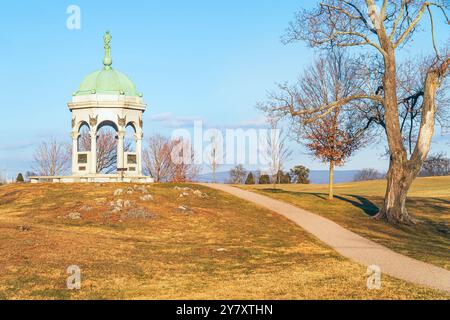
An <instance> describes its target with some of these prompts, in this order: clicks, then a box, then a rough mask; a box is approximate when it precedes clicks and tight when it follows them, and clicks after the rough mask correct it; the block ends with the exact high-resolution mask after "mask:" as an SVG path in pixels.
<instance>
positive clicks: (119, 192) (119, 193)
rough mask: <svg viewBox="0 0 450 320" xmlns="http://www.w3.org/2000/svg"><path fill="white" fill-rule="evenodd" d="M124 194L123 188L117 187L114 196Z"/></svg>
mask: <svg viewBox="0 0 450 320" xmlns="http://www.w3.org/2000/svg"><path fill="white" fill-rule="evenodd" d="M121 195H123V189H116V191H114V196H115V197H118V196H121Z"/></svg>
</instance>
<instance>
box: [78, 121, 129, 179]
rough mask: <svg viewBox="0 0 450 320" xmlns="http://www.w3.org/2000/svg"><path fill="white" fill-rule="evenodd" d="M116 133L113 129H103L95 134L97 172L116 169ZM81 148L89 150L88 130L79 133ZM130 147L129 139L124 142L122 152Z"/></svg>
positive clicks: (108, 171) (107, 171)
mask: <svg viewBox="0 0 450 320" xmlns="http://www.w3.org/2000/svg"><path fill="white" fill-rule="evenodd" d="M116 135H117V133H116V132H115V131H114V130H104V131H100V132H99V133H98V134H97V150H96V152H97V172H103V173H105V174H109V173H113V172H115V171H116V170H117V138H116ZM79 145H80V148H81V150H88V151H90V150H91V135H90V133H89V132H85V133H82V134H81V135H80V140H79ZM130 149H131V143H130V141H125V142H124V152H128V151H129V150H130Z"/></svg>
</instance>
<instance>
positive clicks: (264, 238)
mask: <svg viewBox="0 0 450 320" xmlns="http://www.w3.org/2000/svg"><path fill="white" fill-rule="evenodd" d="M118 187H122V188H124V187H126V186H125V185H87V184H84V185H64V184H62V185H59V184H48V185H47V184H42V185H8V186H2V187H0V299H449V298H450V296H449V295H448V294H444V293H441V292H437V291H434V290H431V289H427V288H421V287H418V286H415V285H412V284H409V283H405V282H404V281H400V280H396V279H392V278H390V277H388V276H383V278H382V289H381V290H379V291H377V290H375V291H374V290H368V289H367V287H366V280H367V279H366V268H364V267H362V266H360V265H358V264H356V263H353V262H351V261H349V260H347V259H345V258H343V257H342V256H340V255H338V254H337V253H336V252H335V251H333V250H331V249H330V248H328V247H327V246H325V245H324V244H322V243H321V242H319V241H318V240H317V239H315V238H314V237H312V236H310V235H309V234H307V233H306V232H304V231H303V230H302V229H301V228H299V227H298V226H296V225H295V224H293V223H292V222H290V221H288V220H286V219H284V218H283V217H281V216H279V215H277V214H274V213H272V212H271V211H269V210H263V209H261V208H259V207H256V206H254V205H252V204H249V203H246V202H244V201H241V200H239V199H237V198H234V197H232V196H230V195H227V194H223V193H220V192H216V191H213V190H209V189H207V188H203V187H198V186H189V187H191V188H192V189H200V190H201V191H202V192H204V193H206V194H207V197H205V198H202V197H198V196H195V195H194V194H193V192H192V191H188V193H189V196H188V197H184V198H180V197H179V196H180V193H181V192H182V191H180V190H176V189H174V185H150V186H147V188H148V191H149V192H150V194H151V195H152V196H153V197H154V201H146V202H144V201H142V200H141V199H140V197H141V196H142V194H141V193H140V192H139V191H135V192H133V194H131V195H128V194H127V195H123V196H119V197H115V196H113V192H114V190H115V189H116V188H118ZM119 198H121V199H122V200H129V201H131V202H132V203H133V205H132V208H130V209H127V210H124V212H121V213H120V212H111V210H110V209H111V206H110V202H111V201H117V200H118V199H119ZM180 205H184V206H187V207H188V208H189V210H188V211H187V212H182V211H180V210H179V206H180ZM135 208H140V209H141V210H142V209H145V210H146V211H147V213H150V214H151V217H150V218H148V219H142V218H139V217H135V216H132V215H131V216H130V212H131V211H130V210H131V209H135ZM73 212H78V213H81V219H77V220H72V219H70V218H68V214H69V213H73ZM70 265H78V266H79V267H80V268H81V278H82V283H81V285H82V288H81V291H69V290H67V288H66V278H67V277H68V274H66V270H67V268H68V267H69V266H70Z"/></svg>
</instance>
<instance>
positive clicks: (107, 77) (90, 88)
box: [73, 32, 142, 97]
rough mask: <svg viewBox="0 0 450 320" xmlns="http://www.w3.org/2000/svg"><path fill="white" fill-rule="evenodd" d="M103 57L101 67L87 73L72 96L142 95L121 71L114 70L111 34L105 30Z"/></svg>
mask: <svg viewBox="0 0 450 320" xmlns="http://www.w3.org/2000/svg"><path fill="white" fill-rule="evenodd" d="M104 42H105V58H104V59H103V65H104V67H103V69H102V70H100V71H96V72H93V73H91V74H89V75H88V76H87V77H86V78H84V80H83V81H82V82H81V85H80V87H79V89H78V91H77V92H75V93H74V94H73V95H74V96H84V95H90V94H111V95H125V96H129V97H142V94H140V93H138V92H137V90H136V86H135V85H134V83H133V82H132V81H131V80H130V79H129V78H128V77H127V76H126V75H124V74H123V73H121V72H119V71H117V70H114V69H113V68H112V67H111V65H112V59H111V47H110V45H109V44H110V42H111V35H110V34H109V32H106V34H105V36H104Z"/></svg>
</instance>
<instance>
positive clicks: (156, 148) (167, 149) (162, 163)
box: [142, 135, 172, 182]
mask: <svg viewBox="0 0 450 320" xmlns="http://www.w3.org/2000/svg"><path fill="white" fill-rule="evenodd" d="M171 152H172V143H171V142H170V140H169V139H168V138H166V137H163V136H161V135H155V136H152V137H150V138H149V139H148V146H147V148H145V149H144V151H143V155H142V158H143V165H144V172H145V173H146V174H148V175H150V176H151V177H152V178H153V179H155V182H167V181H169V179H170V177H171V173H172V160H171Z"/></svg>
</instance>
